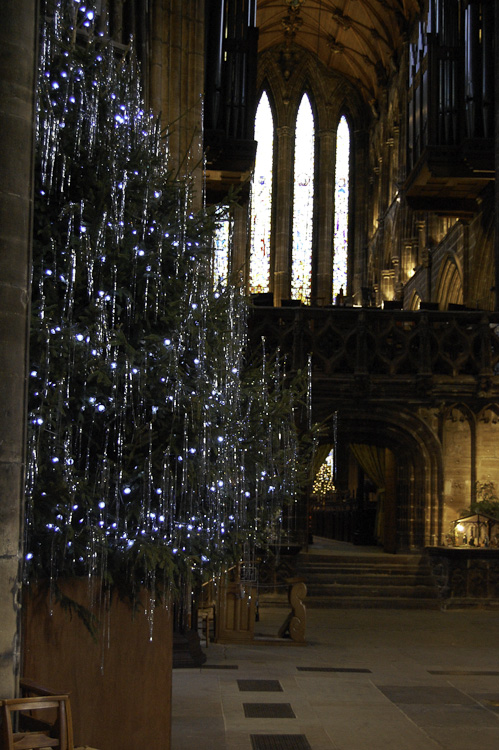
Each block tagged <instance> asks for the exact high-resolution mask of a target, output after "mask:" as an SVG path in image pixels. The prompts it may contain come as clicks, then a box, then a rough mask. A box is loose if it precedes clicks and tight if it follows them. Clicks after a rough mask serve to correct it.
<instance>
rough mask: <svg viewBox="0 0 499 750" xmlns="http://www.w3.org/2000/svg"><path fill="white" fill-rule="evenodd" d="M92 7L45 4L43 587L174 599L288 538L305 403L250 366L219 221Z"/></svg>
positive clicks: (33, 541)
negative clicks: (244, 547)
mask: <svg viewBox="0 0 499 750" xmlns="http://www.w3.org/2000/svg"><path fill="white" fill-rule="evenodd" d="M95 10H96V8H95V3H92V2H90V3H85V4H82V3H78V2H76V3H75V2H72V1H71V0H47V1H46V3H45V4H44V14H43V19H44V21H43V28H42V32H41V58H40V69H39V81H38V119H37V153H36V172H37V174H36V188H35V221H34V248H33V281H32V290H33V294H32V336H31V355H30V356H31V368H30V369H31V377H30V387H29V398H30V422H29V442H28V454H29V455H28V481H27V498H28V503H27V524H26V551H27V568H26V577H27V579H32V578H34V577H36V578H49V579H51V580H52V581H57V579H58V578H59V577H61V576H68V575H83V574H85V575H92V576H94V575H95V576H99V577H100V578H101V579H102V580H103V581H104V582H107V583H108V584H109V585H112V586H113V587H116V588H118V590H119V591H120V593H121V594H122V595H124V596H128V597H130V598H131V599H133V597H134V596H135V593H136V592H137V591H138V589H139V588H140V587H142V586H146V587H148V588H149V589H150V590H151V591H152V592H153V594H154V596H160V595H163V594H166V595H168V596H169V595H170V594H172V593H174V592H175V591H177V590H179V588H180V587H181V586H182V584H183V583H185V582H187V581H190V580H191V579H192V578H193V577H197V578H199V579H200V580H201V579H203V578H206V577H207V576H209V575H212V574H214V573H216V572H217V571H218V570H219V569H220V567H221V566H222V565H224V564H227V562H230V561H231V560H234V559H237V558H238V556H240V554H241V543H242V542H248V541H250V542H251V543H252V544H253V545H254V546H255V547H256V546H264V545H266V544H268V543H269V541H274V542H275V541H276V539H277V538H278V536H279V533H280V528H281V519H282V506H283V503H285V502H290V501H291V502H295V501H296V498H297V492H298V485H299V479H300V472H299V469H298V463H297V437H296V429H295V426H294V413H295V410H296V408H297V405H298V400H297V399H299V393H298V391H297V389H296V387H294V386H291V387H284V385H283V383H284V369H283V364H282V363H281V362H280V361H279V360H278V359H275V361H272V362H271V363H270V364H269V363H265V364H264V366H263V369H262V368H261V367H260V368H259V369H257V370H255V369H251V370H248V369H247V368H246V367H245V344H246V307H245V302H244V300H243V299H242V297H241V296H240V294H239V293H238V292H237V291H235V290H233V289H230V288H225V289H219V290H218V291H214V290H213V289H212V287H211V282H210V248H211V246H212V240H213V233H214V230H215V227H216V224H217V221H218V220H219V219H220V212H219V211H218V210H217V209H213V210H204V211H201V212H198V213H193V212H192V210H191V195H190V188H189V181H188V180H187V181H182V180H180V179H178V178H177V177H175V175H174V174H172V172H171V171H170V169H169V167H168V141H167V139H165V137H164V134H163V133H161V132H160V128H159V124H158V121H157V120H156V118H154V117H153V116H152V115H151V114H150V113H149V112H147V111H146V110H145V109H144V105H143V99H142V94H141V91H140V85H139V72H138V70H137V65H136V62H135V58H134V54H133V49H129V50H126V51H125V52H123V51H117V50H116V48H115V47H113V45H112V44H110V43H109V42H106V41H105V39H104V38H103V37H101V36H99V35H98V34H97V33H95V28H94V23H95Z"/></svg>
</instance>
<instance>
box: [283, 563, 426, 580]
mask: <svg viewBox="0 0 499 750" xmlns="http://www.w3.org/2000/svg"><path fill="white" fill-rule="evenodd" d="M297 571H298V572H299V574H300V575H309V576H314V577H316V576H331V575H370V574H372V575H377V576H394V577H399V578H400V577H402V576H407V575H413V576H414V575H430V569H429V568H427V567H413V568H409V567H404V568H388V567H386V568H385V567H376V568H374V567H371V566H369V565H351V566H350V565H330V566H323V567H320V568H318V567H316V566H310V565H300V566H299V567H297Z"/></svg>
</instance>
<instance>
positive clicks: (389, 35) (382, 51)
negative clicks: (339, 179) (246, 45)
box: [257, 0, 423, 104]
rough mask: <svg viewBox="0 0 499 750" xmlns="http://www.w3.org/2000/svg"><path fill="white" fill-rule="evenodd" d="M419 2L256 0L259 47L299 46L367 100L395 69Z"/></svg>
mask: <svg viewBox="0 0 499 750" xmlns="http://www.w3.org/2000/svg"><path fill="white" fill-rule="evenodd" d="M420 4H423V3H420V2H419V0H258V4H257V25H258V27H259V35H260V36H259V51H260V52H263V51H264V50H267V49H269V48H271V47H274V46H276V45H278V46H282V45H287V46H289V47H292V46H293V45H298V46H300V47H303V48H305V49H306V50H309V51H310V52H312V53H314V54H316V55H317V57H318V58H319V59H320V61H321V62H322V63H323V64H324V65H325V66H326V67H327V68H328V69H330V70H335V71H337V72H339V73H341V74H342V75H344V76H346V77H347V78H349V79H350V80H351V81H352V82H353V83H355V84H356V85H357V86H358V88H359V89H360V91H361V92H362V95H363V96H364V98H365V99H366V101H367V102H370V103H371V104H373V103H375V102H376V100H377V99H378V97H379V93H380V88H382V87H383V86H385V85H386V82H387V80H388V78H389V76H390V75H391V73H392V72H393V70H394V69H396V67H397V64H398V59H399V53H400V49H401V47H402V45H403V43H404V41H405V40H406V39H407V32H408V29H409V27H410V24H411V23H412V21H413V20H414V19H415V17H416V16H417V14H418V12H419V11H420Z"/></svg>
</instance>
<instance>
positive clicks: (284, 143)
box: [273, 126, 294, 306]
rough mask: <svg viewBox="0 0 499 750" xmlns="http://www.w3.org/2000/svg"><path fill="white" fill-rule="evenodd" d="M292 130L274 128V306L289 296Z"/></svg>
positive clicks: (284, 127)
mask: <svg viewBox="0 0 499 750" xmlns="http://www.w3.org/2000/svg"><path fill="white" fill-rule="evenodd" d="M293 143H294V133H293V129H292V128H290V127H288V126H283V127H280V128H277V193H276V194H277V200H276V210H275V214H274V216H275V225H274V226H275V229H274V237H275V248H274V271H273V278H274V283H273V291H274V305H277V306H279V305H280V304H281V299H289V294H290V284H291V278H290V243H291V231H292V219H293V215H292V206H293V161H294V160H293Z"/></svg>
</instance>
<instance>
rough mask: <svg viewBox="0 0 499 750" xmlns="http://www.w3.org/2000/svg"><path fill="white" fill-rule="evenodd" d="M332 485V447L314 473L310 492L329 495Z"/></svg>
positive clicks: (333, 487) (332, 490)
mask: <svg viewBox="0 0 499 750" xmlns="http://www.w3.org/2000/svg"><path fill="white" fill-rule="evenodd" d="M334 490H335V486H334V449H333V450H332V451H331V452H330V453H329V454H328V456H327V457H326V460H325V461H324V462H323V464H322V466H321V467H320V469H319V471H318V472H317V474H316V475H315V479H314V484H313V487H312V494H314V495H319V496H321V495H331V494H332V493H333V492H334Z"/></svg>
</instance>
